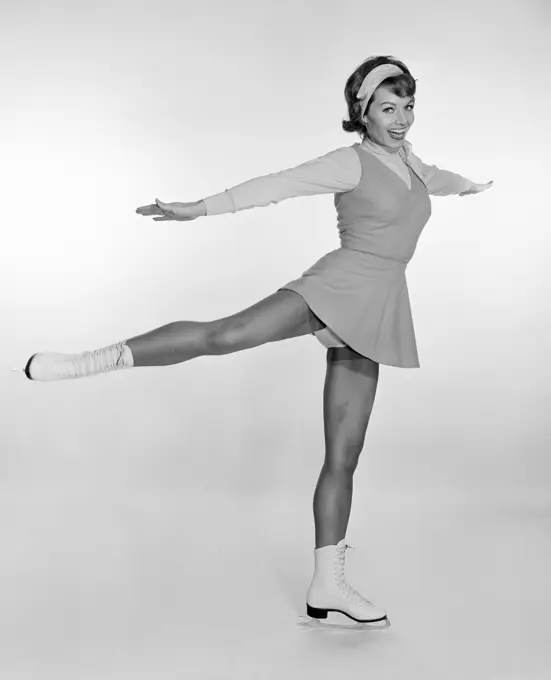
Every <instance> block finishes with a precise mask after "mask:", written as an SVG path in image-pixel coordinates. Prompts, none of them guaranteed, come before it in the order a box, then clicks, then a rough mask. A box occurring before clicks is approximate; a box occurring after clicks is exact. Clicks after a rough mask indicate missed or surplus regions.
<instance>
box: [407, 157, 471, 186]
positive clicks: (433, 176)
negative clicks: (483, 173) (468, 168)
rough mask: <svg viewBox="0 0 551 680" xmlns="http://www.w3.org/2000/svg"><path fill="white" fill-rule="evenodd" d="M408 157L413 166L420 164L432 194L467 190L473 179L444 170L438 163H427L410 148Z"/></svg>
mask: <svg viewBox="0 0 551 680" xmlns="http://www.w3.org/2000/svg"><path fill="white" fill-rule="evenodd" d="M408 157H409V161H410V163H412V165H413V166H415V164H416V163H417V164H418V167H419V169H420V170H421V173H422V175H423V178H424V180H425V185H426V187H427V191H428V192H429V194H430V195H431V196H451V195H453V194H460V193H462V192H463V191H467V189H469V188H470V186H471V185H472V181H471V180H470V179H467V178H466V177H463V176H462V175H458V174H457V173H455V172H450V171H449V170H442V169H440V168H439V167H438V166H437V165H427V164H426V163H423V161H422V160H421V159H420V158H419V157H418V156H416V155H415V154H414V153H413V152H412V151H411V147H410V148H409V152H408Z"/></svg>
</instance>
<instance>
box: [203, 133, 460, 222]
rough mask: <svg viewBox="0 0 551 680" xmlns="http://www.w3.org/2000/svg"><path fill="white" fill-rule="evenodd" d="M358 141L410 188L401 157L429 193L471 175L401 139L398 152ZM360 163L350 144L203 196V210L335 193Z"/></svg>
mask: <svg viewBox="0 0 551 680" xmlns="http://www.w3.org/2000/svg"><path fill="white" fill-rule="evenodd" d="M362 147H363V148H364V149H365V150H366V151H368V152H370V153H373V154H374V155H376V156H377V157H378V158H379V160H380V161H381V162H382V163H384V164H385V165H386V166H387V167H389V168H390V169H391V170H393V171H394V172H395V173H396V174H397V175H398V176H399V177H400V178H401V179H402V180H403V181H404V182H405V183H406V184H407V185H408V187H410V188H411V178H410V175H409V172H408V170H407V167H406V163H405V159H406V158H407V161H408V163H409V164H410V165H411V166H412V168H413V169H414V170H415V171H416V172H417V173H418V174H420V175H421V177H422V178H423V179H424V181H425V185H426V186H427V190H428V192H429V194H431V195H433V196H449V195H452V194H460V193H462V192H463V191H466V190H467V189H468V188H469V187H470V186H471V184H472V182H471V180H469V179H467V178H465V177H462V176H461V175H458V174H456V173H454V172H450V171H448V170H442V169H440V168H439V167H437V166H436V165H427V164H425V163H423V161H422V160H421V159H420V158H419V157H418V156H416V155H415V154H414V153H413V152H412V150H411V144H410V143H409V142H406V143H405V146H404V148H403V151H401V152H400V153H389V152H386V151H385V150H384V149H382V148H381V147H377V146H376V145H374V144H373V143H369V142H368V141H365V142H364V143H363V144H362ZM361 175H362V166H361V162H360V159H359V158H358V154H357V153H356V152H355V150H354V149H353V147H351V146H345V147H341V148H339V149H336V150H335V151H330V152H329V153H327V154H325V155H324V156H320V157H319V158H315V159H314V160H311V161H307V162H306V163H302V164H301V165H297V166H296V167H294V168H290V169H288V170H281V171H280V172H276V173H274V174H271V175H264V176H262V177H255V178H254V179H250V180H248V181H246V182H243V183H242V184H238V185H236V186H234V187H232V188H231V189H227V190H226V191H223V192H221V193H219V194H214V195H213V196H208V197H207V198H204V199H203V202H204V203H205V205H206V208H207V215H221V214H224V213H235V212H238V211H240V210H249V209H250V208H260V207H265V206H267V205H270V204H271V203H279V202H280V201H284V200H286V199H289V198H296V197H297V196H313V195H316V194H336V193H342V192H346V191H351V190H352V189H355V188H356V187H357V186H358V183H359V181H360V179H361Z"/></svg>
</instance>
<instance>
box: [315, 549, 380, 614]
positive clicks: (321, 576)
mask: <svg viewBox="0 0 551 680" xmlns="http://www.w3.org/2000/svg"><path fill="white" fill-rule="evenodd" d="M351 547H352V546H349V545H346V544H345V542H344V538H343V539H342V541H340V542H339V543H338V544H337V545H326V546H324V547H323V548H317V549H316V550H315V551H314V559H315V565H316V566H315V573H314V577H313V579H312V582H311V584H310V587H309V588H308V593H307V595H306V613H307V614H308V616H311V617H312V618H314V619H326V618H327V613H328V612H340V613H341V614H344V615H345V616H348V618H350V619H353V620H354V621H357V622H358V623H378V624H379V625H380V624H388V619H387V615H386V613H385V612H384V611H383V610H382V609H379V608H378V607H376V606H375V605H374V604H373V603H372V602H370V601H369V600H366V599H365V598H364V597H362V596H361V595H360V593H358V592H357V591H356V590H354V588H352V587H351V586H350V585H349V584H348V583H347V582H346V580H345V577H344V554H345V551H346V549H347V548H351Z"/></svg>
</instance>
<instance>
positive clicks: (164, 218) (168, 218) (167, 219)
mask: <svg viewBox="0 0 551 680" xmlns="http://www.w3.org/2000/svg"><path fill="white" fill-rule="evenodd" d="M172 220H173V218H172V217H166V216H165V217H154V218H153V222H170V221H172Z"/></svg>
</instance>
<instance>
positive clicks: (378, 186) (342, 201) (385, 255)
mask: <svg viewBox="0 0 551 680" xmlns="http://www.w3.org/2000/svg"><path fill="white" fill-rule="evenodd" d="M353 148H354V149H355V150H356V153H357V154H358V156H359V159H360V162H361V168H362V174H361V178H360V181H359V183H358V185H357V186H356V188H355V189H353V190H352V191H347V192H344V193H340V194H335V208H336V210H337V218H338V222H337V224H338V229H339V237H340V242H341V247H340V248H337V249H336V250H333V251H331V252H329V253H327V254H326V255H324V256H323V257H322V258H321V259H319V260H318V261H317V262H316V263H315V264H314V265H313V266H312V267H310V268H309V269H307V270H306V271H305V272H304V273H303V274H302V276H301V277H300V278H298V279H296V280H294V281H290V282H289V283H287V284H285V285H284V286H281V287H280V288H279V289H278V290H292V291H294V292H296V293H298V294H299V295H301V296H302V298H303V299H304V300H305V301H306V303H307V304H308V306H309V307H310V309H311V310H312V312H313V313H314V314H315V315H316V316H317V317H318V318H319V319H320V320H321V321H322V322H323V323H324V324H325V326H326V328H324V329H323V330H321V331H318V332H316V333H313V335H315V336H316V338H317V339H318V340H319V341H320V342H321V343H322V344H323V345H324V346H325V347H344V346H347V345H348V346H349V347H351V348H352V349H353V350H355V351H356V352H358V353H359V354H362V355H363V356H365V357H367V358H369V359H372V360H373V361H376V362H378V363H381V364H386V365H388V366H396V367H400V368H419V366H420V364H419V357H418V354H417V343H416V339H415V330H414V326H413V318H412V314H411V306H410V300H409V292H408V287H407V281H406V275H405V271H406V267H407V264H408V262H409V261H410V260H411V258H412V257H413V254H414V252H415V248H416V246H417V241H418V239H419V236H420V235H421V232H422V230H423V227H424V226H425V224H426V223H427V221H428V220H429V218H430V215H431V203H430V198H429V193H428V190H427V187H426V185H425V183H424V181H423V179H422V178H421V177H420V176H418V174H417V171H416V169H414V168H413V167H412V166H411V165H409V164H408V165H407V168H408V172H409V173H410V176H411V188H408V186H407V185H406V183H405V182H404V181H403V180H402V179H401V178H400V177H398V175H397V174H396V173H395V172H393V171H392V170H391V169H390V168H389V167H387V166H386V165H385V164H384V163H382V162H381V161H380V160H378V158H377V157H376V156H375V155H373V154H371V153H369V152H368V151H366V150H364V149H363V148H362V146H361V145H360V144H355V145H353Z"/></svg>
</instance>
